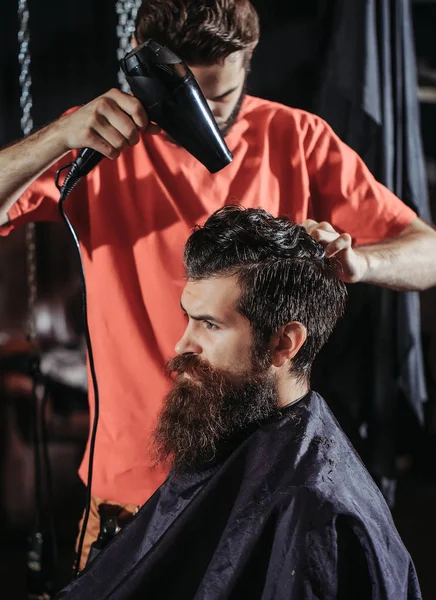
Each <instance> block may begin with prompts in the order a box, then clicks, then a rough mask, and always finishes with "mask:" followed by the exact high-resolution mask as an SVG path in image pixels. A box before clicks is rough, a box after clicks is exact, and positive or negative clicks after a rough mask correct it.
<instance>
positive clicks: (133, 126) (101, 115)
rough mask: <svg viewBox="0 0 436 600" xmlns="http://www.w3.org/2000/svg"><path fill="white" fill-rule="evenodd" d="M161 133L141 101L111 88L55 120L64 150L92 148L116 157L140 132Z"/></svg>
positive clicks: (132, 144) (136, 139)
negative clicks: (151, 121) (149, 118)
mask: <svg viewBox="0 0 436 600" xmlns="http://www.w3.org/2000/svg"><path fill="white" fill-rule="evenodd" d="M141 130H145V131H147V132H148V133H158V132H159V131H160V128H159V127H158V126H157V125H155V124H153V123H150V121H149V120H148V117H147V114H146V112H145V110H144V107H143V106H142V104H141V102H140V101H139V100H138V99H137V98H135V97H134V96H131V95H129V94H125V93H124V92H121V91H120V90H117V89H115V88H114V89H112V90H109V91H108V92H106V93H105V94H103V95H102V96H99V97H98V98H95V99H94V100H92V101H91V102H89V103H88V104H85V105H84V106H82V107H81V108H79V109H78V110H77V111H75V112H74V113H72V114H70V115H66V116H65V117H62V118H61V119H59V121H57V122H56V131H57V134H58V135H59V136H60V140H61V142H62V144H63V145H64V147H65V152H67V151H69V150H75V149H80V148H93V149H94V150H97V151H98V152H101V153H102V154H104V155H105V156H107V157H108V158H117V157H118V156H119V155H120V153H121V152H122V151H123V150H125V149H126V148H127V147H128V146H134V145H135V144H137V143H138V142H139V139H140V136H139V132H140V131H141Z"/></svg>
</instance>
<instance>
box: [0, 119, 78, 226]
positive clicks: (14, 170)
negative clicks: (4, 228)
mask: <svg viewBox="0 0 436 600" xmlns="http://www.w3.org/2000/svg"><path fill="white" fill-rule="evenodd" d="M67 152H68V149H67V148H66V147H65V142H64V141H63V138H62V136H61V135H59V132H58V129H57V124H56V122H55V123H53V124H51V125H48V126H47V127H44V128H43V129H41V130H40V131H38V132H36V133H35V134H33V135H31V136H29V137H28V138H26V139H24V140H21V141H20V142H17V143H15V144H13V145H11V146H8V147H7V148H4V149H3V150H1V151H0V225H2V224H4V223H7V220H8V216H7V214H8V211H9V210H10V208H11V207H12V205H13V204H14V203H15V202H16V201H17V200H18V198H19V197H20V196H21V194H22V193H23V192H24V190H25V189H26V188H27V187H28V186H29V185H30V184H31V183H32V182H33V181H34V180H35V179H36V178H37V177H38V176H39V175H40V174H41V173H43V172H44V171H45V170H46V169H48V168H49V167H50V166H51V165H52V164H54V163H55V162H56V161H57V160H58V159H60V158H61V157H62V156H64V154H66V153H67Z"/></svg>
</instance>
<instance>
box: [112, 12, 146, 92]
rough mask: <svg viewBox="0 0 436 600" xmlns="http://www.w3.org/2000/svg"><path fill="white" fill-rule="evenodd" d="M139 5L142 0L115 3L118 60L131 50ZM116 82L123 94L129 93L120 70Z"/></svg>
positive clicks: (127, 85)
mask: <svg viewBox="0 0 436 600" xmlns="http://www.w3.org/2000/svg"><path fill="white" fill-rule="evenodd" d="M141 4H142V0H119V1H118V2H116V3H115V10H116V11H117V15H118V25H117V37H118V49H117V58H118V60H121V59H122V58H124V57H125V55H126V54H127V52H130V50H131V49H132V44H131V40H132V37H133V35H134V34H135V19H136V15H137V14H138V9H139V7H140V6H141ZM118 82H119V84H120V87H121V89H122V90H123V92H127V93H128V92H130V88H129V84H128V83H127V81H126V78H125V76H124V73H123V72H122V71H121V69H119V71H118Z"/></svg>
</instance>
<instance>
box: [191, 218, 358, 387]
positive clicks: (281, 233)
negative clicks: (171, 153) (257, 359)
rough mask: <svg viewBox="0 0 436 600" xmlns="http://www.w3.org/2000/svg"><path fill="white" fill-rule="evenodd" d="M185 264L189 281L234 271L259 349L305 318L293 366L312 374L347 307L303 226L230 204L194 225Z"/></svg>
mask: <svg viewBox="0 0 436 600" xmlns="http://www.w3.org/2000/svg"><path fill="white" fill-rule="evenodd" d="M184 262H185V269H186V277H187V279H191V280H200V279H208V278H211V277H223V276H233V275H236V276H237V278H238V281H239V285H240V286H241V290H242V293H241V296H240V299H239V302H238V306H237V310H238V311H239V312H240V313H241V314H242V315H244V316H245V317H246V318H247V319H248V320H249V321H250V323H251V325H252V328H253V332H254V336H255V343H256V346H257V347H258V348H264V347H265V346H266V345H267V343H268V341H269V339H270V338H271V336H272V334H273V333H274V332H275V331H277V330H278V329H279V328H280V327H281V326H282V325H284V324H286V323H288V322H291V321H299V322H300V323H302V324H303V325H304V326H305V327H306V329H307V339H306V341H305V343H304V344H303V346H302V348H301V349H300V351H299V352H298V354H297V355H296V356H295V357H294V359H293V360H292V366H291V372H292V373H293V374H294V375H296V376H299V377H301V378H307V377H308V376H309V374H310V369H311V366H312V363H313V360H314V358H315V356H316V355H317V353H318V352H319V351H320V349H321V348H322V346H323V345H324V344H325V342H326V341H327V339H328V337H329V335H330V333H331V332H332V330H333V328H334V326H335V324H336V322H337V320H338V318H339V317H340V316H341V315H342V314H343V312H344V308H345V300H346V288H345V285H344V283H343V282H342V281H340V279H339V278H338V277H337V275H336V274H335V272H334V268H333V264H332V261H331V260H330V259H327V258H326V257H325V250H324V247H323V246H322V245H321V244H320V243H319V242H317V241H316V240H315V239H314V238H313V237H312V236H311V235H310V234H308V233H307V231H306V230H305V228H304V227H302V226H301V225H296V224H295V223H293V222H292V221H290V220H289V219H288V218H286V217H279V218H275V217H273V216H272V215H271V214H269V213H268V212H266V211H265V210H263V209H260V208H247V209H244V208H242V207H240V206H225V207H224V208H221V209H220V210H218V211H216V212H215V213H214V214H213V215H212V216H211V217H209V219H207V221H206V223H205V224H204V226H202V227H201V226H197V227H196V229H195V230H194V232H193V233H192V234H191V236H190V237H189V239H188V241H187V244H186V246H185V254H184Z"/></svg>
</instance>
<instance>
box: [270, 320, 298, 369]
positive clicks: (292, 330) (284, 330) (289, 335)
mask: <svg viewBox="0 0 436 600" xmlns="http://www.w3.org/2000/svg"><path fill="white" fill-rule="evenodd" d="M306 338H307V329H306V327H305V326H304V325H303V324H302V323H300V322H299V321H292V322H291V323H286V325H283V326H282V327H280V329H279V330H278V331H276V332H275V333H274V334H273V336H272V338H271V341H270V352H271V359H272V364H273V366H274V367H278V368H280V367H283V365H284V364H285V363H287V362H289V361H290V360H291V359H293V358H294V356H295V355H296V354H297V353H298V351H299V350H300V348H301V346H302V345H303V344H304V342H305V341H306Z"/></svg>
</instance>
